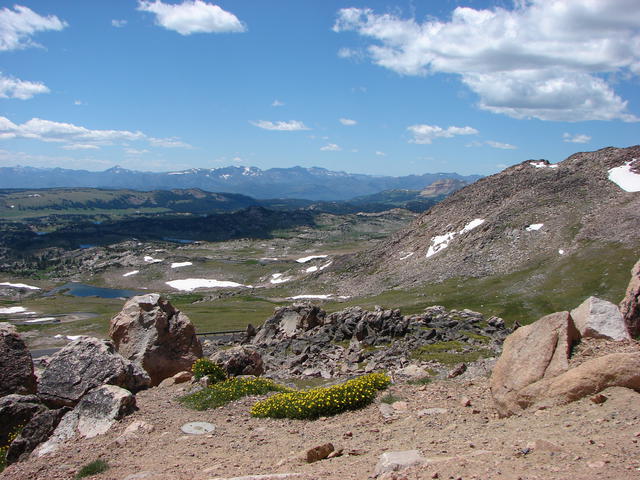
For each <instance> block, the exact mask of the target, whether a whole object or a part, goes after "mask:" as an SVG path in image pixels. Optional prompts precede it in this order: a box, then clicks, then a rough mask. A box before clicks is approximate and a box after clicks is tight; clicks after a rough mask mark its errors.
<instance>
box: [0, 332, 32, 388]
mask: <svg viewBox="0 0 640 480" xmlns="http://www.w3.org/2000/svg"><path fill="white" fill-rule="evenodd" d="M0 365H2V368H0V397H4V396H5V395H10V394H12V393H17V394H20V395H28V394H30V393H35V392H36V377H35V375H34V374H33V360H32V359H31V354H30V353H29V350H28V349H27V346H26V345H25V343H24V341H23V340H22V338H21V337H20V335H19V334H18V332H17V330H16V327H14V326H13V325H11V324H10V323H4V322H3V323H0Z"/></svg>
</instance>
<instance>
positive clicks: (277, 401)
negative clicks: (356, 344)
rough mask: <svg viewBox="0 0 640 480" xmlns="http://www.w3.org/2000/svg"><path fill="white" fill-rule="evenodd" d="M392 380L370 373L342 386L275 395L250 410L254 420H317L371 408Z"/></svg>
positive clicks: (348, 381)
mask: <svg viewBox="0 0 640 480" xmlns="http://www.w3.org/2000/svg"><path fill="white" fill-rule="evenodd" d="M390 382H391V380H390V379H389V377H387V376H386V375H384V374H382V373H371V374H369V375H364V376H362V377H358V378H355V379H353V380H347V381H346V382H344V383H341V384H339V385H333V386H331V387H320V388H314V389H311V390H302V391H292V392H285V393H280V394H276V395H273V396H272V397H269V398H267V399H265V400H262V401H259V402H257V403H256V404H254V405H253V407H252V408H251V415H253V416H254V417H271V418H294V419H315V418H318V417H322V416H328V415H336V414H338V413H342V412H344V411H347V410H356V409H358V408H362V407H365V406H366V405H369V404H370V403H371V402H372V401H373V399H374V398H375V396H376V394H377V392H378V390H382V389H384V388H386V387H387V386H388V385H389V383H390Z"/></svg>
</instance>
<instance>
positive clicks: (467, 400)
mask: <svg viewBox="0 0 640 480" xmlns="http://www.w3.org/2000/svg"><path fill="white" fill-rule="evenodd" d="M460 405H462V406H463V407H470V406H471V399H470V398H469V397H467V396H466V395H465V396H463V397H461V398H460Z"/></svg>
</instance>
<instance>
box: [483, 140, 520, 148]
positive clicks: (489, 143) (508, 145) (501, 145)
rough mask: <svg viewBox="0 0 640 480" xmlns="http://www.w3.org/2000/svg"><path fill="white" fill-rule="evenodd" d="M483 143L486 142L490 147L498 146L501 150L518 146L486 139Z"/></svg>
mask: <svg viewBox="0 0 640 480" xmlns="http://www.w3.org/2000/svg"><path fill="white" fill-rule="evenodd" d="M484 143H486V144H487V145H489V146H490V147H493V148H499V149H501V150H516V149H517V148H518V147H516V146H515V145H511V144H510V143H502V142H496V141H494V140H487V141H486V142H484Z"/></svg>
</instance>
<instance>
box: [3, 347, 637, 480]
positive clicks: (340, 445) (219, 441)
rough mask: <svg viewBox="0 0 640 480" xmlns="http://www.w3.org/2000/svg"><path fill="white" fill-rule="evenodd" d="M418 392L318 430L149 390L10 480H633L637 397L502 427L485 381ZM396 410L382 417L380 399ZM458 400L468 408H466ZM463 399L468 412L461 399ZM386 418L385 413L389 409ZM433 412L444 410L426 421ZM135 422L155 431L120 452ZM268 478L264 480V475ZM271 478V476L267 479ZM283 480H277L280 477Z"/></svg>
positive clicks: (415, 388)
mask: <svg viewBox="0 0 640 480" xmlns="http://www.w3.org/2000/svg"><path fill="white" fill-rule="evenodd" d="M638 349H640V344H638V342H630V343H629V342H627V343H625V344H620V343H618V344H617V345H614V346H612V344H611V343H610V342H604V341H590V342H588V343H585V344H583V345H581V346H580V347H578V349H577V351H576V354H575V355H574V362H577V363H580V362H581V361H582V360H584V359H586V358H590V357H591V356H593V355H594V354H597V355H601V354H604V353H609V352H611V351H614V350H615V351H633V350H636V351H637V350H638ZM471 370H473V369H470V375H467V376H466V377H465V376H463V377H461V378H459V379H455V380H439V381H435V382H433V383H431V384H428V385H424V386H419V385H409V384H395V385H393V386H392V387H390V389H389V390H388V391H387V392H385V393H383V394H380V395H379V398H378V400H377V401H376V402H375V403H374V404H373V405H371V406H369V407H367V408H365V409H363V410H360V411H355V412H348V413H345V414H342V415H338V416H335V417H328V418H321V419H319V420H316V421H298V420H295V421H294V420H272V419H257V418H252V417H250V416H249V413H248V410H249V408H250V406H251V404H252V403H253V402H254V401H255V398H247V399H244V400H241V401H238V402H234V403H232V404H229V405H227V406H225V407H223V408H220V409H217V410H210V411H205V412H197V411H193V410H188V409H186V408H185V407H183V406H182V405H181V404H179V403H178V402H177V401H176V398H177V397H178V396H179V395H182V394H183V393H184V389H185V388H187V387H184V386H180V385H177V386H172V387H157V388H153V389H150V390H147V391H143V392H140V393H139V394H138V395H137V401H138V406H139V411H137V412H136V413H134V414H133V415H131V416H129V417H126V418H125V419H124V420H123V421H121V422H120V423H119V424H117V425H116V426H114V427H113V428H112V429H111V431H109V432H108V433H107V434H105V435H103V436H99V437H96V438H93V439H88V440H86V439H85V440H74V441H72V442H70V443H69V444H67V446H66V447H64V448H63V449H61V450H60V451H59V452H58V453H56V454H54V455H52V456H47V457H44V458H40V459H32V460H29V461H27V462H23V463H20V464H17V465H13V466H10V467H9V468H7V470H5V472H4V473H3V474H0V478H2V479H6V480H26V479H30V480H40V479H42V480H45V479H46V480H54V479H72V478H74V476H75V475H76V472H77V471H78V470H79V469H80V468H81V467H82V466H83V465H85V464H87V463H88V462H90V461H92V460H95V459H98V458H100V459H103V460H105V461H106V462H108V464H109V465H110V469H109V470H108V471H106V472H105V473H102V474H100V475H98V476H96V477H92V478H97V479H101V480H107V479H108V480H124V479H127V480H134V479H142V478H146V479H153V480H209V479H219V478H222V479H227V478H234V477H242V476H246V475H267V474H283V473H295V474H298V475H297V476H292V477H290V478H298V479H301V480H312V479H354V480H356V479H367V478H370V477H371V476H372V475H373V472H374V470H375V466H376V464H377V462H378V458H379V456H380V455H381V454H382V453H384V452H388V451H397V450H413V449H417V450H419V451H420V452H421V453H422V455H423V456H424V457H425V458H426V459H427V463H426V464H425V465H422V466H420V467H412V468H409V469H407V470H404V471H402V472H399V473H393V474H386V477H384V478H387V479H389V478H396V479H397V480H400V479H432V478H440V479H464V480H467V479H483V480H484V479H509V480H511V479H513V480H516V479H522V480H534V479H540V480H542V479H545V480H548V479H558V480H560V479H563V480H564V479H569V478H570V479H572V480H591V479H596V478H597V479H599V480H605V479H611V480H614V479H615V480H622V479H625V480H626V479H636V478H637V479H640V394H639V393H637V392H634V391H632V390H628V389H624V388H610V389H607V390H605V391H604V392H603V394H604V395H605V396H606V397H607V399H606V401H605V402H604V403H601V404H596V403H593V402H592V401H591V400H590V399H589V398H585V399H582V400H580V401H578V402H575V403H572V404H569V405H565V406H561V407H555V408H550V409H548V410H537V411H527V412H525V413H524V414H523V415H521V416H514V417H510V418H506V419H500V418H498V416H497V415H496V413H495V410H494V408H493V405H492V402H491V398H490V395H489V390H488V381H487V377H486V376H477V374H476V375H475V376H474V375H473V374H472V373H471ZM386 393H392V394H393V395H394V396H395V397H399V398H400V399H401V402H405V404H403V403H396V404H395V408H396V410H395V413H394V414H393V415H392V416H391V417H385V416H384V415H383V414H382V412H381V408H380V405H381V402H380V397H382V396H383V395H385V394H386ZM465 397H466V398H465ZM466 399H468V400H469V401H470V405H469V406H464V405H463V404H464V403H465V400H466ZM387 408H388V407H387ZM431 408H440V409H446V412H444V413H443V412H440V413H435V412H428V411H427V412H425V409H431ZM135 421H144V422H147V423H149V424H151V425H153V426H154V429H153V431H151V432H146V433H138V434H136V435H135V436H133V437H129V438H128V439H127V440H126V441H120V442H116V439H117V438H118V437H120V436H121V435H122V433H123V432H124V429H125V428H126V427H127V426H129V425H130V424H131V423H133V422H135ZM192 421H207V422H211V423H213V424H214V425H215V426H216V429H215V431H214V432H213V434H204V435H185V434H183V433H182V432H181V430H180V427H181V426H182V425H183V424H185V423H187V422H192ZM326 442H331V443H333V444H334V445H335V447H336V449H344V450H343V453H344V454H343V455H342V456H340V457H336V458H332V459H326V460H322V461H319V462H316V463H312V464H307V463H306V462H305V461H303V460H302V459H301V454H303V453H304V452H306V450H307V449H309V448H311V447H314V446H317V445H320V444H324V443H326ZM267 478H269V477H267ZM271 478H277V477H271ZM280 478H282V477H280Z"/></svg>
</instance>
